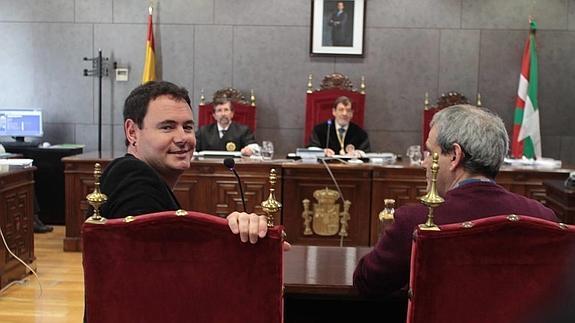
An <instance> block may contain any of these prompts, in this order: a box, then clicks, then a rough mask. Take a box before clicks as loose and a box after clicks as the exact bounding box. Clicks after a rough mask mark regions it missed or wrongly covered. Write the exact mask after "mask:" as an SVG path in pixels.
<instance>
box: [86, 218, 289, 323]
mask: <svg viewBox="0 0 575 323" xmlns="http://www.w3.org/2000/svg"><path fill="white" fill-rule="evenodd" d="M182 212H183V213H185V212H184V211H178V212H174V211H170V212H161V213H155V214H149V215H142V216H138V217H135V218H133V221H130V222H127V221H126V220H124V219H113V220H107V222H106V223H105V224H92V223H85V224H84V227H83V247H84V254H83V265H84V277H85V282H84V283H85V295H86V316H87V321H88V322H89V323H99V322H105V323H114V322H170V323H174V322H238V323H239V322H242V323H243V322H261V323H269V322H282V320H283V296H282V292H283V263H282V262H283V251H282V238H281V228H280V227H274V228H271V229H270V231H268V235H267V237H266V238H264V239H261V240H259V241H258V242H257V243H256V244H254V245H252V244H250V243H242V242H241V241H240V238H239V236H237V235H234V234H232V233H231V231H230V229H229V228H228V225H227V221H226V220H225V219H223V218H220V217H216V216H211V215H207V214H202V213H197V212H187V215H183V216H182V215H181V213H182Z"/></svg>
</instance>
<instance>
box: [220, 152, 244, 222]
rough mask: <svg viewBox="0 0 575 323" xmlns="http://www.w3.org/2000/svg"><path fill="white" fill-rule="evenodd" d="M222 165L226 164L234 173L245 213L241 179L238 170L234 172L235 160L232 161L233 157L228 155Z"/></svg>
mask: <svg viewBox="0 0 575 323" xmlns="http://www.w3.org/2000/svg"><path fill="white" fill-rule="evenodd" d="M224 166H226V167H227V168H228V169H229V170H230V171H232V172H233V173H234V175H236V179H237V180H238V186H239V187H240V194H241V196H242V204H243V206H244V212H246V213H247V211H246V198H245V197H244V189H243V187H242V181H241V180H240V175H238V172H236V162H235V161H234V159H233V158H230V157H228V158H226V159H224Z"/></svg>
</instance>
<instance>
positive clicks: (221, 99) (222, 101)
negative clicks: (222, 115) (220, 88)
mask: <svg viewBox="0 0 575 323" xmlns="http://www.w3.org/2000/svg"><path fill="white" fill-rule="evenodd" d="M228 102H230V110H232V111H234V103H233V102H232V100H231V99H230V98H228V97H227V96H217V97H214V100H213V102H212V112H216V107H217V106H219V105H222V104H226V103H228Z"/></svg>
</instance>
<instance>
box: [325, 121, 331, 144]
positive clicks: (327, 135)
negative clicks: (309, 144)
mask: <svg viewBox="0 0 575 323" xmlns="http://www.w3.org/2000/svg"><path fill="white" fill-rule="evenodd" d="M330 132H331V119H328V120H327V134H326V135H325V148H326V149H327V148H329V133H330Z"/></svg>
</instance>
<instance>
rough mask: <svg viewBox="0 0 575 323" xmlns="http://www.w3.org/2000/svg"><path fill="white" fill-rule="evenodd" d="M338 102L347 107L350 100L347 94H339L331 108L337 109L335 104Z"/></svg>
mask: <svg viewBox="0 0 575 323" xmlns="http://www.w3.org/2000/svg"><path fill="white" fill-rule="evenodd" d="M340 103H341V104H343V105H345V106H346V107H347V106H348V105H351V100H350V99H349V98H348V97H347V96H340V97H339V98H337V99H335V102H334V103H333V107H332V109H334V110H335V109H337V105H338V104H340ZM351 109H352V110H353V105H352V106H351Z"/></svg>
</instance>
